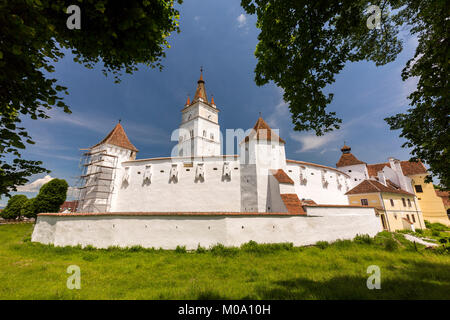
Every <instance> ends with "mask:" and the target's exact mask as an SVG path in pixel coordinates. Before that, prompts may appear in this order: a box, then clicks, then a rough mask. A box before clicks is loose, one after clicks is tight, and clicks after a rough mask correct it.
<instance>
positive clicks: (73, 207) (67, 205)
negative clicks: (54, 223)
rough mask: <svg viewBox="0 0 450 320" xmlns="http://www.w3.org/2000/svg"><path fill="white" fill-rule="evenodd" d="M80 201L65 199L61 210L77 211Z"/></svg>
mask: <svg viewBox="0 0 450 320" xmlns="http://www.w3.org/2000/svg"><path fill="white" fill-rule="evenodd" d="M77 206H78V201H77V200H74V201H64V203H63V204H62V205H61V207H59V212H66V213H67V212H75V211H77Z"/></svg>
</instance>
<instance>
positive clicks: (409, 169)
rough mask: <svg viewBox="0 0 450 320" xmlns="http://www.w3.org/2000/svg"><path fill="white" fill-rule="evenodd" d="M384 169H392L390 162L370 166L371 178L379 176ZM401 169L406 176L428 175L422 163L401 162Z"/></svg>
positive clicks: (368, 167)
mask: <svg viewBox="0 0 450 320" xmlns="http://www.w3.org/2000/svg"><path fill="white" fill-rule="evenodd" d="M384 167H389V168H390V167H391V165H390V163H389V162H385V163H375V164H368V165H367V171H368V172H369V177H375V176H377V173H378V172H379V171H381V170H383V168H384ZM400 167H401V168H402V172H403V174H404V175H405V176H410V175H415V174H427V173H428V172H427V169H426V168H425V166H424V165H423V163H422V162H421V161H418V162H413V161H400Z"/></svg>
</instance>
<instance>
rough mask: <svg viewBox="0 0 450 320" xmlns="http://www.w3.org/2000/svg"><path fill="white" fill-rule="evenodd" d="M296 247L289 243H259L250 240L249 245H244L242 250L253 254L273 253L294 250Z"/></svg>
mask: <svg viewBox="0 0 450 320" xmlns="http://www.w3.org/2000/svg"><path fill="white" fill-rule="evenodd" d="M293 248H294V245H293V244H292V243H289V242H285V243H259V244H258V243H257V242H255V241H253V240H250V241H249V242H247V243H243V244H242V245H241V250H242V251H245V252H252V253H271V252H276V251H280V250H292V249H293Z"/></svg>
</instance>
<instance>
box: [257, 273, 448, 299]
mask: <svg viewBox="0 0 450 320" xmlns="http://www.w3.org/2000/svg"><path fill="white" fill-rule="evenodd" d="M366 281H367V278H365V277H335V278H332V279H329V280H324V281H312V280H310V279H306V278H293V279H289V280H284V281H275V282H272V283H271V284H270V285H269V286H264V287H262V286H260V287H258V288H257V295H258V297H259V298H260V299H287V300H292V299H294V300H297V299H300V300H301V299H450V284H449V283H448V282H447V283H437V282H433V281H429V280H424V279H423V278H422V279H421V278H417V279H415V280H413V279H411V280H407V279H399V280H384V281H383V277H381V289H379V290H377V289H373V290H369V289H368V288H367V286H366Z"/></svg>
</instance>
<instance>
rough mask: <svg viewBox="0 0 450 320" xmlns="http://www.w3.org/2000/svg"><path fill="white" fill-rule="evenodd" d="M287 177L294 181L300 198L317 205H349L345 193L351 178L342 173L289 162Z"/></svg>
mask: <svg viewBox="0 0 450 320" xmlns="http://www.w3.org/2000/svg"><path fill="white" fill-rule="evenodd" d="M285 171H286V173H287V175H288V176H289V177H290V178H291V179H292V180H293V181H294V186H295V192H296V193H297V196H298V198H299V199H300V200H301V199H311V200H314V201H315V202H316V203H317V204H339V205H347V204H348V198H347V196H346V195H345V193H346V192H347V191H348V190H349V189H348V188H347V186H348V185H349V184H350V182H349V180H350V178H349V177H348V176H347V175H345V174H344V173H342V172H339V171H337V170H333V169H332V168H326V167H321V166H313V165H308V164H305V163H295V162H294V161H289V162H288V163H287V167H286V170H285Z"/></svg>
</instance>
